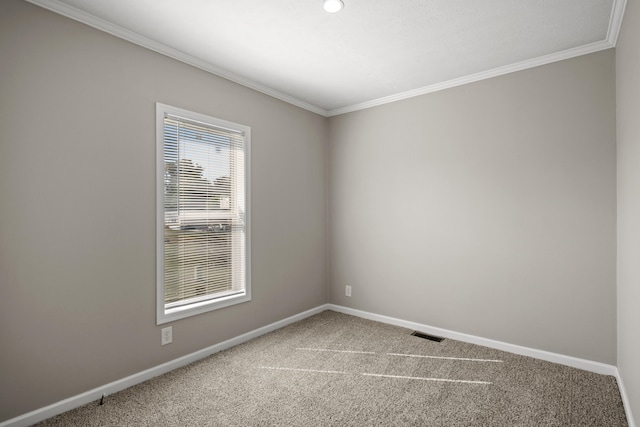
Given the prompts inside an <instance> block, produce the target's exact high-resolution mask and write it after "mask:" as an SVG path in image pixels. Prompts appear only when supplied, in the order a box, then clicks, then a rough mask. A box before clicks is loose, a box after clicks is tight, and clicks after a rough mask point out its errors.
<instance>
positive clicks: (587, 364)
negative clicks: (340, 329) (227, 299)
mask: <svg viewBox="0 0 640 427" xmlns="http://www.w3.org/2000/svg"><path fill="white" fill-rule="evenodd" d="M325 310H332V311H336V312H339V313H344V314H350V315H352V316H357V317H361V318H364V319H369V320H374V321H377V322H382V323H387V324H390V325H395V326H400V327H404V328H407V329H413V330H418V331H421V332H426V333H429V334H433V335H438V336H442V337H445V338H450V339H455V340H458V341H463V342H467V343H470V344H477V345H482V346H485V347H490V348H495V349H498V350H503V351H507V352H510V353H515V354H519V355H522V356H529V357H534V358H536V359H541V360H546V361H548V362H553V363H559V364H562V365H567V366H571V367H574V368H578V369H583V370H585V371H590V372H594V373H597V374H603V375H613V376H615V377H616V380H617V381H618V387H619V389H620V395H621V396H622V401H623V404H624V407H625V411H626V415H627V420H628V423H629V427H636V426H635V423H634V421H633V416H632V414H631V409H630V406H629V400H628V397H627V394H626V390H625V388H624V383H623V382H622V378H621V377H620V374H619V372H618V369H617V367H615V366H613V365H607V364H604V363H600V362H594V361H591V360H585V359H580V358H576V357H572V356H566V355H563V354H557V353H551V352H548V351H544V350H536V349H533V348H528V347H523V346H519V345H514V344H509V343H505V342H501V341H495V340H491V339H487V338H481V337H477V336H474V335H468V334H463V333H460V332H455V331H450V330H447V329H442V328H436V327H433V326H429V325H424V324H421V323H416V322H410V321H407V320H402V319H397V318H393V317H388V316H382V315H379V314H374V313H369V312H366V311H361V310H356V309H353V308H348V307H343V306H339V305H335V304H323V305H321V306H318V307H315V308H313V309H311V310H307V311H305V312H302V313H299V314H296V315H294V316H291V317H288V318H286V319H283V320H280V321H278V322H274V323H272V324H270V325H267V326H263V327H261V328H258V329H255V330H253V331H251V332H247V333H246V334H242V335H240V336H237V337H235V338H231V339H229V340H227V341H224V342H221V343H219V344H215V345H213V346H210V347H207V348H205V349H202V350H200V351H196V352H194V353H191V354H188V355H186V356H183V357H180V358H178V359H175V360H172V361H169V362H167V363H163V364H162V365H158V366H155V367H153V368H150V369H147V370H145V371H142V372H139V373H137V374H134V375H131V376H128V377H126V378H123V379H120V380H118V381H114V382H112V383H109V384H106V385H103V386H100V387H97V388H95V389H93V390H89V391H87V392H85V393H82V394H79V395H77V396H73V397H70V398H68V399H65V400H62V401H60V402H57V403H54V404H52V405H49V406H46V407H44V408H40V409H37V410H35V411H32V412H29V413H27V414H24V415H21V416H18V417H16V418H12V419H10V420H7V421H4V422H2V423H0V427H23V426H30V425H32V424H35V423H37V422H40V421H43V420H45V419H47V418H51V417H53V416H56V415H58V414H61V413H63V412H66V411H69V410H71V409H74V408H77V407H79V406H82V405H85V404H87V403H90V402H93V401H96V400H98V399H100V398H101V397H102V395H109V394H113V393H116V392H118V391H120V390H124V389H125V388H128V387H131V386H134V385H136V384H139V383H142V382H144V381H147V380H149V379H151V378H153V377H157V376H158V375H162V374H164V373H167V372H170V371H172V370H174V369H177V368H180V367H182V366H185V365H188V364H189V363H193V362H195V361H197V360H200V359H203V358H205V357H207V356H210V355H212V354H214V353H217V352H219V351H222V350H226V349H228V348H231V347H233V346H236V345H239V344H242V343H244V342H247V341H249V340H251V339H253V338H257V337H259V336H261V335H264V334H266V333H269V332H271V331H275V330H276V329H280V328H282V327H284V326H287V325H289V324H291V323H295V322H297V321H299V320H302V319H305V318H307V317H310V316H313V315H314V314H318V313H320V312H322V311H325Z"/></svg>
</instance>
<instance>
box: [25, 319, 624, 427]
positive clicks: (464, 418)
mask: <svg viewBox="0 0 640 427" xmlns="http://www.w3.org/2000/svg"><path fill="white" fill-rule="evenodd" d="M411 332H412V331H410V330H407V329H404V328H399V327H395V326H390V325H386V324H382V323H378V322H373V321H369V320H364V319H361V318H357V317H353V316H349V315H345V314H341V313H336V312H332V311H325V312H323V313H320V314H318V315H315V316H312V317H310V318H307V319H305V320H302V321H300V322H297V323H295V324H292V325H289V326H287V327H284V328H282V329H280V330H277V331H275V332H272V333H269V334H267V335H264V336H262V337H259V338H256V339H254V340H252V341H249V342H247V343H245V344H242V345H239V346H237V347H234V348H232V349H229V350H226V351H223V352H220V353H217V354H215V355H213V356H210V357H208V358H206V359H203V360H201V361H198V362H196V363H193V364H191V365H189V366H186V367H184V368H180V369H177V370H175V371H173V372H170V373H168V374H165V375H163V376H160V377H157V378H154V379H152V380H150V381H147V382H145V383H142V384H139V385H137V386H134V387H131V388H129V389H126V390H123V391H121V392H119V393H116V394H113V395H111V396H108V397H107V398H106V399H105V403H104V405H102V406H101V405H99V403H98V402H94V403H91V404H88V405H85V406H83V407H80V408H77V409H75V410H72V411H70V412H67V413H65V414H62V415H59V416H57V417H54V418H51V419H49V420H46V421H44V422H42V423H39V424H37V425H38V426H434V427H435V426H447V427H452V426H606V427H616V426H627V422H626V419H625V413H624V408H623V405H622V401H621V398H620V394H619V391H618V387H617V385H616V381H615V378H614V377H612V376H605V375H598V374H593V373H590V372H586V371H582V370H579V369H575V368H570V367H566V366H563V365H557V364H553V363H549V362H544V361H540V360H536V359H532V358H529V357H524V356H518V355H515V354H511V353H506V352H503V351H499V350H494V349H490V348H486V347H481V346H477V345H471V344H466V343H463V342H459V341H455V340H450V339H445V340H444V341H442V342H440V343H438V342H433V341H429V340H425V339H422V338H417V337H414V336H411Z"/></svg>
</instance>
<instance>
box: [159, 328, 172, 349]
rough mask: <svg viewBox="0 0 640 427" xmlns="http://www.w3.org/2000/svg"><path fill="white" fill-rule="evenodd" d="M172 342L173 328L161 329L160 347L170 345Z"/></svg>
mask: <svg viewBox="0 0 640 427" xmlns="http://www.w3.org/2000/svg"><path fill="white" fill-rule="evenodd" d="M172 342H173V327H172V326H168V327H166V328H162V340H161V344H162V345H167V344H171V343H172Z"/></svg>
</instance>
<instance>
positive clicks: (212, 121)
mask: <svg viewBox="0 0 640 427" xmlns="http://www.w3.org/2000/svg"><path fill="white" fill-rule="evenodd" d="M167 114H168V115H172V116H177V117H181V118H184V119H187V120H191V121H196V122H200V123H203V124H206V125H210V126H214V127H217V128H224V129H230V130H233V131H236V132H242V133H243V134H244V139H245V145H244V148H245V149H244V182H245V191H244V198H245V200H244V206H245V214H244V224H245V230H244V236H245V242H244V269H243V272H244V276H245V277H244V285H245V286H244V291H243V292H241V293H234V294H232V295H228V296H219V297H215V298H208V299H205V300H203V301H194V302H192V303H189V304H186V305H181V306H178V307H172V306H171V304H168V305H165V280H164V262H165V256H164V239H165V236H164V224H165V206H164V174H165V141H164V139H165V138H164V119H165V115H167ZM250 148H251V128H250V127H248V126H244V125H240V124H237V123H233V122H229V121H226V120H221V119H217V118H215V117H210V116H207V115H204V114H199V113H194V112H192V111H188V110H184V109H182V108H177V107H172V106H170V105H165V104H161V103H156V324H158V325H160V324H164V323H168V322H172V321H174V320H178V319H183V318H186V317H190V316H195V315H197V314H201V313H206V312H209V311H212V310H216V309H220V308H223V307H228V306H231V305H235V304H240V303H243V302H246V301H250V300H251V227H250V225H251V217H250V213H251V205H250V200H251V196H250V194H251V192H250V184H251V167H250V166H251V162H250V158H251V150H250ZM231 178H232V182H233V181H235V179H233V177H231ZM232 258H233V257H232ZM232 270H233V271H235V270H236V269H235V268H232ZM234 274H235V273H234ZM233 281H234V282H235V279H234V280H233Z"/></svg>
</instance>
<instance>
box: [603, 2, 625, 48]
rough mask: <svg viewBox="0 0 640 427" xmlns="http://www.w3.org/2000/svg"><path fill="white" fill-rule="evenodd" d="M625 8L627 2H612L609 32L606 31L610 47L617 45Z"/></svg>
mask: <svg viewBox="0 0 640 427" xmlns="http://www.w3.org/2000/svg"><path fill="white" fill-rule="evenodd" d="M626 7H627V0H613V7H612V8H611V18H610V20H609V31H607V41H608V42H609V43H611V45H612V46H615V45H617V44H618V35H619V34H620V28H621V27H622V18H623V16H624V11H625V9H626Z"/></svg>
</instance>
